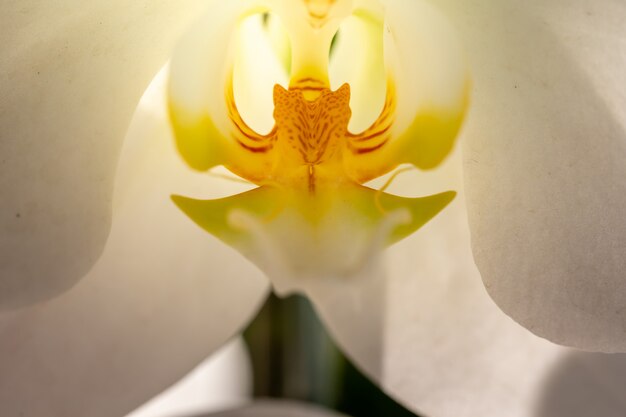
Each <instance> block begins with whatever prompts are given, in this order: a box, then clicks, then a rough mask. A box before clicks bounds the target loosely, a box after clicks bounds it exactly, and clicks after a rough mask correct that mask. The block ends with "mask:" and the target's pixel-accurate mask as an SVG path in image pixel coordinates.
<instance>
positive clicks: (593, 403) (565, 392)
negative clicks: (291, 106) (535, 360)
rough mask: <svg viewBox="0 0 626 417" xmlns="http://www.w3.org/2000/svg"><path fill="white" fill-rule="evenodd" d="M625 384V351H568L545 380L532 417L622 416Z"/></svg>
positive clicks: (625, 392) (624, 408)
mask: <svg viewBox="0 0 626 417" xmlns="http://www.w3.org/2000/svg"><path fill="white" fill-rule="evenodd" d="M625 387H626V355H625V354H602V353H585V352H572V353H570V354H569V355H567V356H565V357H564V358H563V359H562V360H561V361H560V362H559V363H557V364H556V365H555V367H554V370H553V372H552V374H551V375H550V376H549V377H548V378H547V379H546V382H545V385H544V387H543V388H542V390H543V391H544V394H543V395H542V397H541V398H540V400H539V405H538V407H537V412H536V417H589V416H602V417H622V416H623V415H624V412H625V411H624V410H626V388H625Z"/></svg>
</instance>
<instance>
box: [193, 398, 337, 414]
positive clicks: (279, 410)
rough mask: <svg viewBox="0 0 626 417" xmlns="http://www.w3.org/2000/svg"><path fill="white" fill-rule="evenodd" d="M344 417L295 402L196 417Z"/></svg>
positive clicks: (261, 402)
mask: <svg viewBox="0 0 626 417" xmlns="http://www.w3.org/2000/svg"><path fill="white" fill-rule="evenodd" d="M342 416H343V417H346V416H345V414H338V413H335V412H332V411H328V410H325V409H323V408H321V407H318V406H315V405H312V404H306V403H298V402H295V401H278V400H257V401H255V402H254V403H252V404H250V405H248V406H246V407H242V408H238V409H235V410H229V411H223V412H221V413H215V414H207V415H204V416H198V417H342Z"/></svg>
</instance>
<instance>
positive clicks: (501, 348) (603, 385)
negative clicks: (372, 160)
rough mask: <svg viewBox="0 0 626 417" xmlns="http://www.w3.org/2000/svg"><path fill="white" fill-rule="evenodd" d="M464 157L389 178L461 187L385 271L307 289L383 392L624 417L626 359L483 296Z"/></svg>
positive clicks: (490, 412)
mask: <svg viewBox="0 0 626 417" xmlns="http://www.w3.org/2000/svg"><path fill="white" fill-rule="evenodd" d="M460 165H461V161H460V155H459V152H458V150H457V153H456V155H455V156H454V157H453V158H452V159H451V160H449V161H448V162H446V164H445V165H444V166H443V168H442V169H441V170H439V171H435V172H429V173H422V172H418V171H413V172H412V173H406V174H403V175H401V176H400V177H398V179H397V180H396V182H394V184H393V185H392V186H391V187H390V189H389V191H391V192H396V193H403V194H412V195H421V194H427V193H432V192H435V191H436V190H437V189H442V188H443V187H446V186H447V187H451V188H453V189H457V190H459V191H460V195H459V196H458V197H457V198H456V199H455V201H453V202H452V203H451V204H450V206H449V207H447V208H446V209H444V210H443V212H442V213H440V214H439V215H438V216H437V217H435V218H434V219H433V220H431V221H430V222H429V223H427V224H426V225H425V226H424V227H423V228H422V229H420V230H418V231H417V232H416V233H415V234H414V235H413V236H412V237H410V238H407V239H406V240H405V241H402V242H400V243H398V244H397V245H395V246H393V247H391V248H390V249H389V250H388V252H387V260H386V263H385V264H381V265H380V266H379V267H380V270H375V269H372V270H371V275H370V276H368V277H362V279H361V280H353V281H352V284H351V285H326V283H327V281H320V282H319V284H318V285H317V286H310V287H309V289H308V294H309V296H310V297H311V298H312V299H313V300H314V303H315V305H316V306H317V309H318V311H319V312H320V314H321V316H322V319H323V320H324V321H325V323H326V324H327V326H328V328H329V329H330V331H331V333H332V334H333V336H334V337H335V339H336V341H337V342H338V343H339V345H340V346H341V347H342V349H343V350H344V352H347V354H348V355H349V357H351V358H352V359H353V360H354V361H355V362H356V364H357V365H358V366H359V367H360V368H361V369H363V370H364V371H365V372H366V373H367V374H368V375H370V376H371V377H372V378H373V379H374V381H376V382H378V383H379V385H380V386H381V387H382V388H383V389H384V390H386V391H387V392H389V393H390V394H391V395H392V396H393V397H394V398H396V399H398V400H399V401H400V402H402V403H403V404H405V405H406V406H407V407H409V408H410V409H412V410H415V411H418V412H420V413H423V415H427V416H432V417H475V416H481V417H502V416H506V417H547V416H549V417H587V416H591V415H593V416H595V415H598V416H603V417H618V416H622V415H624V413H626V404H625V403H624V402H623V401H621V400H620V398H624V395H625V394H626V391H625V390H624V386H626V357H624V356H619V355H612V356H611V355H605V356H602V355H600V354H590V353H589V354H583V353H575V351H573V350H570V349H569V348H564V347H560V346H557V345H555V344H552V343H551V342H548V341H546V340H544V339H541V338H539V337H537V336H535V335H533V334H532V333H531V332H529V331H528V330H526V329H524V328H523V327H522V326H520V325H518V324H517V323H515V322H514V321H513V320H511V319H510V318H508V317H507V316H506V315H505V314H504V313H502V312H501V311H500V309H499V308H498V307H497V306H496V305H495V304H494V303H493V301H492V300H491V299H490V298H489V296H488V295H487V293H486V291H485V289H484V287H483V285H482V282H481V279H480V275H479V274H478V271H477V270H476V268H475V266H474V264H473V260H472V255H471V250H470V242H469V230H468V226H467V221H466V214H465V207H464V204H463V201H464V200H463V193H462V186H461V169H460ZM385 273H386V274H385ZM594 355H595V356H594ZM598 362H600V363H603V364H604V365H603V366H601V367H599V366H596V363H598ZM581 364H583V365H581ZM585 364H587V365H585ZM617 394H619V395H617ZM583 398H584V399H586V401H580V404H578V406H577V407H572V406H571V405H572V403H573V402H576V401H578V400H579V399H583ZM546 410H550V412H548V411H546Z"/></svg>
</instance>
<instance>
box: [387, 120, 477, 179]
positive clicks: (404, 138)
mask: <svg viewBox="0 0 626 417" xmlns="http://www.w3.org/2000/svg"><path fill="white" fill-rule="evenodd" d="M464 116H465V114H464V113H457V112H450V113H448V114H446V113H445V112H439V113H438V114H428V113H425V114H420V115H417V116H416V117H415V119H414V120H413V122H412V123H411V125H410V126H409V128H408V129H407V130H406V131H405V132H404V133H403V134H402V135H401V136H400V137H399V138H398V139H397V141H398V146H397V148H396V149H395V152H396V157H397V160H398V161H399V162H402V163H404V162H406V163H410V164H413V165H415V166H416V167H418V168H421V169H432V168H435V167H436V166H437V165H439V164H440V163H441V161H443V159H444V158H445V157H446V156H448V154H449V153H450V152H451V151H452V148H453V147H454V144H455V142H456V137H457V136H458V133H459V130H460V129H461V125H462V124H463V119H464Z"/></svg>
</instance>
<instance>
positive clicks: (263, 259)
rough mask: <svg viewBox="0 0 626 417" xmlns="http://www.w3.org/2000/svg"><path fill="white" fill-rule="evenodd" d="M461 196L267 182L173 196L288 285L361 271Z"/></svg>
mask: <svg viewBox="0 0 626 417" xmlns="http://www.w3.org/2000/svg"><path fill="white" fill-rule="evenodd" d="M455 194H456V193H454V192H452V191H448V192H444V193H441V194H436V195H432V196H428V197H421V198H405V197H398V196H395V195H391V194H387V193H384V192H381V191H377V190H373V189H370V188H366V187H363V186H358V185H354V184H345V185H342V186H340V187H339V188H337V189H333V190H327V189H326V190H319V191H317V192H316V193H315V194H309V193H308V192H293V191H288V190H284V189H280V188H274V187H269V186H265V187H259V188H256V189H254V190H251V191H248V192H245V193H242V194H237V195H234V196H231V197H226V198H221V199H216V200H196V199H192V198H187V197H181V196H173V197H172V199H173V201H174V202H175V203H176V205H177V206H178V207H179V208H180V209H181V210H182V211H183V212H184V213H185V214H186V215H187V216H188V217H189V218H190V219H191V220H193V221H194V222H195V223H196V224H197V225H198V226H200V227H202V228H203V229H204V230H206V231H208V232H209V233H211V234H213V235H214V236H216V237H217V238H219V239H220V240H222V241H224V242H225V243H227V244H229V245H231V246H233V247H234V248H235V249H237V250H239V251H240V252H241V253H242V254H243V255H245V256H246V257H248V258H249V259H250V260H251V261H252V262H254V263H255V264H257V265H258V266H259V267H260V268H261V269H263V270H264V271H265V272H266V273H267V274H268V275H269V276H270V279H272V281H273V283H274V284H275V285H276V284H277V282H278V283H279V284H278V285H279V286H281V284H280V282H281V280H284V279H287V280H291V279H292V278H298V277H309V278H311V277H314V278H317V279H319V278H324V277H333V278H341V277H348V276H354V275H356V274H357V273H358V272H359V271H360V270H362V269H363V268H365V267H366V266H367V265H368V264H369V261H370V260H371V258H372V257H375V256H377V255H378V254H379V253H380V252H381V251H382V249H384V247H385V246H388V245H390V244H392V243H394V242H397V241H399V240H401V239H403V238H405V237H407V236H409V235H410V234H411V233H413V232H415V231H416V230H417V229H419V228H420V227H421V226H423V225H424V224H425V223H426V222H428V221H429V220H430V219H432V218H433V217H434V216H435V215H437V214H438V213H439V212H440V211H441V210H443V208H444V207H446V206H447V205H448V204H449V203H450V202H451V201H452V199H453V198H454V196H455ZM292 284H294V286H293V288H291V287H290V289H289V290H288V292H289V291H298V290H303V288H302V285H303V284H302V282H295V283H293V282H292ZM283 287H284V286H283Z"/></svg>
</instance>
